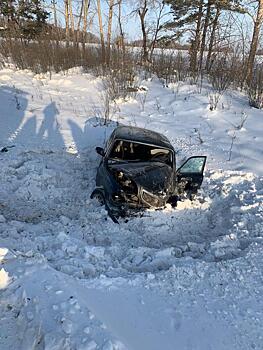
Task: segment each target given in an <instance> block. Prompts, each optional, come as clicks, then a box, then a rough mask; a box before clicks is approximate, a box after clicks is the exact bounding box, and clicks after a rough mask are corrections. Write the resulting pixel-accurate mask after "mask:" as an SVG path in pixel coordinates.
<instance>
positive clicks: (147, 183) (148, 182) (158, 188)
mask: <svg viewBox="0 0 263 350" xmlns="http://www.w3.org/2000/svg"><path fill="white" fill-rule="evenodd" d="M109 168H110V169H111V170H113V171H121V172H123V174H124V175H125V176H127V177H128V178H130V179H131V180H133V181H134V182H135V183H136V184H137V185H139V186H140V187H143V188H144V189H145V190H147V191H149V192H152V193H154V194H160V195H161V194H164V193H167V192H169V191H170V190H171V186H172V178H173V169H172V168H171V167H170V166H169V165H167V164H164V163H161V162H140V163H138V162H135V163H133V162H130V163H122V164H119V163H115V164H111V165H109Z"/></svg>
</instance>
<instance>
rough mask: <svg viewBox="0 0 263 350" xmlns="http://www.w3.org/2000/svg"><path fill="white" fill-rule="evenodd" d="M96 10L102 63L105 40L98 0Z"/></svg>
mask: <svg viewBox="0 0 263 350" xmlns="http://www.w3.org/2000/svg"><path fill="white" fill-rule="evenodd" d="M97 11H98V19H99V27H100V43H101V59H102V63H105V42H104V33H103V25H102V17H101V6H100V0H97Z"/></svg>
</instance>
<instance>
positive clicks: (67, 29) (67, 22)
mask: <svg viewBox="0 0 263 350" xmlns="http://www.w3.org/2000/svg"><path fill="white" fill-rule="evenodd" d="M64 6H65V26H66V41H67V46H68V45H69V0H64Z"/></svg>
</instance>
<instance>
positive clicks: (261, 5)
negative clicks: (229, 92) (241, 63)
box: [246, 0, 263, 82]
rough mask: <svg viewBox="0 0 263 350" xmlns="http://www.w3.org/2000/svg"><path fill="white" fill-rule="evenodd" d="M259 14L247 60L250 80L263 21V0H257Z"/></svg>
mask: <svg viewBox="0 0 263 350" xmlns="http://www.w3.org/2000/svg"><path fill="white" fill-rule="evenodd" d="M257 3H258V6H257V14H256V17H255V19H254V29H253V36H252V40H251V44H250V51H249V56H248V62H247V72H246V80H247V81H248V82H249V81H250V80H251V79H252V76H253V67H254V62H255V57H256V53H257V48H258V41H259V33H260V28H261V25H262V22H263V0H257Z"/></svg>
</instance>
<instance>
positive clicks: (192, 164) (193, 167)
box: [179, 157, 205, 174]
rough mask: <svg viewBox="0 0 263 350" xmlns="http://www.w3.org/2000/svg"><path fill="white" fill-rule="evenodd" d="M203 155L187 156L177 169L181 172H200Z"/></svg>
mask: <svg viewBox="0 0 263 350" xmlns="http://www.w3.org/2000/svg"><path fill="white" fill-rule="evenodd" d="M204 162H205V157H193V158H189V159H188V160H187V161H186V162H185V164H183V165H182V167H181V168H180V169H179V172H180V173H181V174H186V173H187V174H189V173H190V174H202V172H203V169H204Z"/></svg>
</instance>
